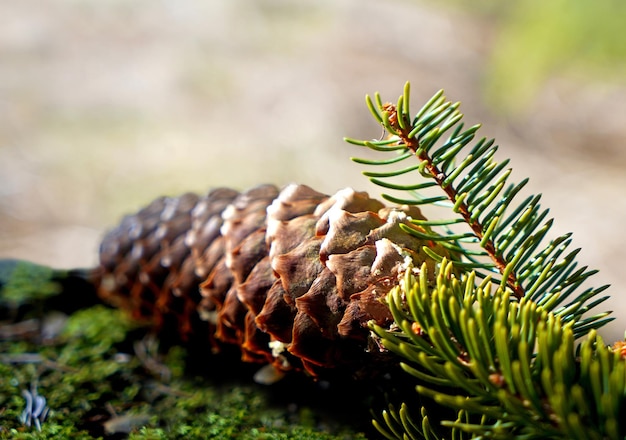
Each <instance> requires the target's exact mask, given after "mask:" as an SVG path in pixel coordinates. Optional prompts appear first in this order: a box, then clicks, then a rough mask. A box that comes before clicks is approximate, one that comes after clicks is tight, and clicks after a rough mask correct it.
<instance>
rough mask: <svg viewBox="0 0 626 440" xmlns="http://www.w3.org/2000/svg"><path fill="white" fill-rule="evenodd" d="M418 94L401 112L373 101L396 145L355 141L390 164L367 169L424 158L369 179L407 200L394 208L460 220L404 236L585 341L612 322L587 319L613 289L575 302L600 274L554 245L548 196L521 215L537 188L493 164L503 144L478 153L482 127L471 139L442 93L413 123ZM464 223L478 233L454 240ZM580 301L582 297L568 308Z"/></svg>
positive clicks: (402, 100) (561, 241)
mask: <svg viewBox="0 0 626 440" xmlns="http://www.w3.org/2000/svg"><path fill="white" fill-rule="evenodd" d="M409 95H410V86H409V84H408V83H407V84H406V85H405V87H404V92H403V94H402V95H401V96H400V97H399V99H398V101H397V104H389V103H387V104H383V102H382V100H381V98H380V95H379V94H378V93H376V94H375V95H374V98H373V99H372V98H370V97H369V96H368V97H367V98H366V103H367V106H368V108H369V109H370V111H371V112H372V115H373V116H374V118H375V119H376V120H377V121H378V122H379V123H380V124H381V125H382V126H383V128H384V130H386V132H387V133H389V136H388V138H387V139H384V140H372V141H359V140H354V139H346V141H347V142H349V143H352V144H355V145H360V146H364V147H366V148H368V149H371V150H374V151H376V152H378V153H381V154H387V155H388V157H387V158H384V159H379V160H371V159H360V158H353V160H354V161H355V162H357V163H360V164H364V165H368V166H376V167H398V165H401V164H402V162H405V161H407V160H409V161H410V160H414V159H417V163H413V164H410V165H409V166H404V167H399V168H397V169H395V170H391V171H383V172H379V171H375V172H373V171H366V172H364V174H365V175H366V176H367V177H369V178H370V180H371V181H372V182H373V183H375V184H377V185H380V186H382V187H384V188H386V189H392V190H394V191H399V192H401V193H402V194H403V195H402V196H397V195H394V194H387V193H384V194H383V195H382V196H383V197H384V198H385V199H387V200H389V201H391V202H393V203H397V204H410V205H418V206H419V205H428V204H430V205H443V206H447V207H448V208H449V209H450V210H451V211H452V214H453V216H452V217H450V218H444V219H433V220H413V223H415V224H417V225H419V226H420V228H410V227H408V226H406V225H403V226H402V228H403V229H404V230H405V231H407V232H408V233H410V234H412V235H415V236H417V237H418V238H420V239H424V240H430V241H433V242H437V243H438V244H440V245H441V246H442V247H443V248H445V249H446V250H447V251H448V253H449V255H450V256H451V257H452V262H453V264H454V265H455V267H456V268H457V269H458V270H460V271H470V270H474V271H475V272H476V275H477V276H478V277H479V278H482V279H486V278H488V277H491V278H492V279H493V280H494V282H498V283H499V284H500V285H501V286H502V287H503V288H506V290H507V291H508V292H509V294H510V295H511V296H512V297H514V298H515V299H516V300H517V301H520V300H521V299H522V298H525V297H528V298H530V299H531V300H532V301H534V302H536V303H537V304H540V305H542V306H543V307H544V308H546V310H549V311H554V312H555V313H556V314H557V315H559V316H561V317H562V318H563V319H564V322H570V321H571V322H574V334H575V336H576V338H578V337H581V336H583V335H584V334H586V332H587V331H589V330H590V329H592V328H598V327H600V326H601V325H603V324H604V323H606V322H607V321H608V320H609V319H608V318H606V316H607V315H608V313H600V314H598V315H595V316H592V317H590V318H585V319H583V318H582V314H583V313H584V311H587V310H588V309H590V308H591V307H595V306H596V305H598V304H600V303H601V302H603V301H605V300H606V299H607V297H602V298H599V299H597V298H595V297H596V296H597V295H598V294H599V293H601V292H602V291H604V290H605V289H606V288H607V286H602V287H599V288H589V289H586V290H584V291H583V292H582V293H578V294H577V293H576V292H577V290H578V289H579V288H580V287H581V285H582V284H583V283H584V282H585V281H586V280H587V279H588V278H589V277H590V276H591V275H593V274H594V273H595V271H593V270H587V267H582V268H577V263H576V261H575V257H576V255H577V253H578V251H579V250H578V249H576V250H574V251H568V249H567V248H568V246H569V245H570V243H571V239H570V235H569V234H566V235H563V236H560V237H557V238H555V239H552V240H550V241H548V242H547V244H546V243H545V242H546V241H547V240H548V238H547V237H548V236H549V231H550V229H551V227H552V223H553V221H552V220H551V219H548V220H546V216H547V214H548V210H547V209H543V210H542V209H541V207H540V205H539V200H540V198H541V196H540V195H536V196H529V197H527V198H526V199H524V200H523V201H522V202H521V203H519V204H518V205H517V206H515V203H517V196H519V194H520V193H521V191H522V189H523V188H524V187H525V185H526V183H527V182H528V179H524V180H522V181H521V182H519V183H517V184H514V183H508V179H509V176H510V174H511V168H507V165H508V163H509V161H508V160H504V161H502V162H496V161H495V160H494V155H495V153H496V150H497V145H495V144H494V140H493V139H491V140H487V139H486V138H482V139H480V140H479V141H478V142H475V143H474V145H470V144H471V143H472V141H473V140H474V137H475V135H476V132H477V131H478V129H479V128H480V125H474V126H472V127H470V128H468V129H466V130H464V124H463V123H462V122H461V120H462V118H463V115H462V114H461V113H460V112H459V110H458V109H459V105H460V104H459V103H454V104H453V103H451V102H448V101H447V100H446V98H445V96H444V95H443V91H439V92H437V93H436V94H435V95H434V96H433V97H432V98H431V99H430V100H429V101H428V102H427V103H426V104H425V105H424V106H423V107H422V109H421V110H420V111H419V112H418V113H417V115H416V116H414V117H412V116H411V115H410V109H409V101H410V96H409ZM448 133H449V134H448ZM444 135H446V136H447V137H444ZM411 174H413V175H415V176H418V177H419V180H418V181H417V182H414V183H410V184H404V183H399V182H397V181H394V179H395V178H397V177H405V176H408V175H411ZM437 189H439V191H441V192H440V193H438V194H437V193H434V191H436V190H437ZM459 223H465V224H466V225H467V226H468V227H469V230H470V231H471V232H461V233H459V232H455V231H453V229H452V227H453V226H455V225H457V224H459ZM423 250H424V252H425V253H426V254H428V255H429V256H430V257H432V258H433V259H435V260H437V261H442V259H443V257H444V256H443V255H437V254H436V253H435V252H433V250H432V249H428V248H424V249H423ZM498 277H499V279H500V281H498ZM571 295H577V296H574V298H573V299H570V300H569V302H566V301H567V300H568V298H569V297H570V296H571Z"/></svg>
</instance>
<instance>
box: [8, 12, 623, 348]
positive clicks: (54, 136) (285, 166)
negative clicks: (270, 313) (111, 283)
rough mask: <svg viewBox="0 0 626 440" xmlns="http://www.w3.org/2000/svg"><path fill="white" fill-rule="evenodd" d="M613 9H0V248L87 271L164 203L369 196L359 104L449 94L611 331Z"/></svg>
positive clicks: (373, 132) (619, 247) (616, 227)
mask: <svg viewBox="0 0 626 440" xmlns="http://www.w3.org/2000/svg"><path fill="white" fill-rule="evenodd" d="M624 17H626V4H625V3H624V2H620V1H617V0H612V1H611V0H607V1H605V2H594V1H592V0H580V1H578V2H568V1H565V0H552V1H550V2H544V1H541V0H520V1H518V2H500V1H498V0H476V1H473V2H462V1H460V0H458V1H454V0H448V1H434V0H433V1H426V0H424V1H418V0H413V1H408V0H406V1H402V0H387V1H382V0H339V1H337V0H336V1H331V0H315V1H314V0H300V1H297V2H294V1H288V0H255V1H252V0H212V1H199V0H176V1H174V0H161V1H155V0H135V1H128V0H126V1H125V0H109V1H103V0H54V1H47V2H44V1H37V0H20V1H19V2H0V258H2V257H16V258H26V259H30V260H34V261H37V262H40V263H44V264H50V265H54V266H57V267H74V266H89V265H92V264H94V263H95V262H96V259H97V247H98V243H99V240H100V238H101V236H102V234H103V232H104V231H105V229H106V228H107V227H110V226H111V225H114V224H115V223H116V222H117V221H118V219H119V218H120V217H121V216H122V215H123V214H125V213H128V212H132V211H134V210H136V209H137V208H138V207H140V206H142V205H144V204H146V203H147V202H149V201H150V200H151V199H153V198H154V197H157V196H159V195H162V194H170V195H173V194H178V193H180V192H184V191H197V192H203V191H205V190H206V189H207V188H210V187H214V186H223V185H226V186H233V187H236V188H241V189H243V188H246V187H249V186H251V185H254V184H257V183H261V182H273V183H277V184H285V183H288V182H291V181H297V182H301V183H306V184H308V185H310V186H313V187H315V188H316V189H319V190H322V191H325V192H334V191H335V190H337V189H339V188H342V187H345V186H352V187H355V188H357V189H366V190H369V191H370V192H372V193H374V194H377V193H378V192H379V190H378V189H376V188H373V187H371V186H370V185H369V184H368V182H367V181H366V180H365V179H364V178H363V177H361V175H360V171H361V169H360V167H359V166H357V165H355V164H353V163H351V162H350V161H349V159H348V158H349V157H350V156H353V155H359V154H360V153H361V152H360V151H359V150H358V149H357V147H352V146H350V145H347V144H345V143H344V142H343V141H342V138H343V137H344V136H350V137H357V138H377V137H379V136H380V129H379V127H378V126H376V124H375V123H374V121H373V119H371V117H370V115H369V113H368V111H367V109H366V107H365V105H364V99H363V97H364V95H365V94H366V93H373V92H375V91H380V92H381V94H382V96H383V99H386V100H391V101H395V100H396V99H397V96H398V95H399V94H400V93H401V90H402V86H403V84H404V82H405V81H407V80H409V81H411V83H412V91H413V101H412V102H413V106H414V107H415V109H417V106H418V105H419V103H421V102H423V101H425V100H426V99H428V98H429V97H430V96H431V95H432V94H433V93H434V92H435V91H437V90H438V89H441V88H443V89H445V90H446V94H447V96H448V97H449V98H450V99H452V100H460V101H462V103H463V104H462V111H463V112H464V113H465V115H466V120H467V122H468V123H470V124H473V123H477V122H481V123H483V129H482V135H483V136H487V137H496V139H497V140H498V143H499V144H500V145H501V146H502V148H501V150H500V156H499V157H500V159H504V158H506V157H511V158H512V159H513V161H512V165H513V167H514V169H515V173H514V178H515V179H516V180H520V179H521V178H523V177H526V176H530V177H531V183H530V186H529V187H530V189H531V190H532V191H533V192H541V193H543V194H544V202H543V204H544V206H546V207H550V208H551V214H552V216H554V217H555V218H556V220H557V222H556V228H555V231H556V232H559V233H564V232H569V231H572V232H574V244H575V245H576V247H582V248H583V251H582V253H581V254H580V261H581V262H582V263H583V264H588V265H590V266H591V267H595V268H598V269H600V274H599V275H597V276H596V277H595V283H596V284H604V283H611V284H613V288H612V289H611V290H610V291H609V292H611V293H612V295H613V299H612V300H611V303H610V305H609V306H608V307H609V308H610V309H613V310H615V311H617V316H618V318H619V322H618V323H617V324H613V325H611V326H609V327H608V329H607V330H605V331H604V333H605V335H606V336H607V338H610V339H617V338H621V337H622V336H623V331H624V328H626V324H625V322H624V319H626V300H625V299H624V295H625V293H624V291H625V290H626V280H624V279H622V278H621V275H623V274H624V269H623V265H624V261H625V260H626V246H625V245H624V244H623V243H624V238H625V237H626V233H625V231H624V225H623V218H624V217H625V215H626V196H625V195H624V191H623V188H624V186H625V184H626V173H625V170H626V39H625V38H624V37H623V30H622V29H623V19H624Z"/></svg>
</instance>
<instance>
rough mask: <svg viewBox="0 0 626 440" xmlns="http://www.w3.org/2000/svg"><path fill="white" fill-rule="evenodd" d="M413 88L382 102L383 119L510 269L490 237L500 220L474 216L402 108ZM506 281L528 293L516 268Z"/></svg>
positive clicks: (500, 267)
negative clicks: (486, 220) (396, 98)
mask: <svg viewBox="0 0 626 440" xmlns="http://www.w3.org/2000/svg"><path fill="white" fill-rule="evenodd" d="M409 90H410V89H409V84H408V83H407V84H406V85H405V91H404V95H403V96H402V97H401V98H400V102H399V103H398V106H396V105H394V104H391V103H385V104H383V105H382V111H383V123H385V122H387V123H388V127H387V128H388V129H389V130H390V131H391V132H393V133H394V134H395V135H396V136H397V137H398V138H399V140H398V141H397V142H398V146H403V147H404V148H408V149H409V150H410V151H411V152H412V153H413V154H414V155H415V156H416V157H417V158H418V159H419V161H420V163H421V164H422V169H423V170H426V173H427V174H428V175H430V176H431V177H432V179H433V180H434V181H435V183H436V184H437V185H438V186H439V187H441V189H442V190H443V191H444V193H445V194H446V196H447V198H448V200H450V202H452V203H453V204H454V210H455V211H456V212H457V213H459V214H460V215H461V216H462V217H463V220H465V223H467V225H468V226H469V227H470V229H471V230H472V232H473V233H474V236H475V237H476V238H477V239H478V240H480V246H481V247H482V248H483V249H484V250H485V251H486V252H487V254H488V255H489V257H490V258H491V259H492V260H493V262H494V264H495V267H496V268H497V269H498V270H499V271H500V273H502V274H504V273H505V271H506V270H507V262H506V261H505V260H504V258H503V256H502V255H500V254H498V253H497V252H496V246H495V244H494V242H493V240H492V239H491V237H490V235H491V233H492V232H493V227H495V225H496V223H497V218H496V221H493V222H492V225H489V226H490V227H485V226H484V225H482V224H481V223H480V222H479V221H478V219H477V218H475V217H473V216H472V215H471V213H470V210H469V207H468V205H467V203H466V202H465V197H460V196H459V194H458V192H457V191H456V189H455V188H454V187H453V186H452V185H449V184H448V182H449V178H450V176H449V175H448V174H446V173H445V171H444V170H441V169H439V167H438V166H437V165H436V164H435V163H434V162H433V159H432V157H431V156H430V155H429V154H428V151H427V150H426V149H425V148H423V147H422V142H423V141H422V139H420V138H419V136H417V137H416V135H415V134H414V133H413V132H414V130H415V127H413V126H412V124H411V121H410V115H409V109H408V105H403V106H402V107H403V108H402V109H399V107H400V106H401V104H404V103H405V102H408V95H409ZM435 96H437V95H435ZM458 106H459V103H456V104H452V105H451V106H450V108H451V109H455V110H456V108H458ZM404 110H406V111H404ZM461 116H462V115H461V114H458V115H457V116H455V118H452V119H451V122H452V121H453V123H454V122H456V120H460V118H461ZM385 125H387V124H385ZM479 127H480V125H477V126H476V128H479ZM508 172H510V169H509V170H507V173H508ZM500 187H501V186H500ZM498 192H499V191H494V192H493V193H492V197H495V196H496V195H497V194H498ZM506 282H507V284H508V286H509V288H510V289H511V290H512V292H513V295H514V296H515V297H516V298H517V299H518V300H519V299H522V298H523V297H524V295H525V292H524V288H523V287H522V286H521V285H520V284H519V282H518V281H517V276H516V274H515V271H509V272H508V276H507V277H506Z"/></svg>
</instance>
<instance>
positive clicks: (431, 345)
mask: <svg viewBox="0 0 626 440" xmlns="http://www.w3.org/2000/svg"><path fill="white" fill-rule="evenodd" d="M431 278H432V277H431ZM428 279H430V278H429V277H428V268H427V267H426V265H423V266H422V267H421V268H420V269H419V270H409V271H407V273H406V276H405V278H404V280H403V283H402V284H401V285H400V286H397V287H396V288H394V289H393V290H392V291H391V292H390V294H389V295H388V296H387V302H388V305H389V308H390V310H391V312H392V314H393V317H394V321H395V324H396V325H397V328H392V329H385V328H382V327H380V326H378V325H375V324H371V329H372V330H373V331H374V332H375V333H376V334H377V335H378V336H379V337H380V338H381V341H382V343H383V345H384V346H385V347H386V348H388V349H389V350H391V351H392V352H394V353H396V354H398V355H399V356H400V357H401V358H403V359H404V362H403V363H402V365H401V366H402V368H403V370H404V371H406V372H407V373H408V374H410V375H411V376H413V377H414V378H415V379H416V380H415V385H414V386H415V389H416V391H417V393H418V394H420V395H422V396H426V397H429V398H431V399H433V400H434V401H435V402H436V403H439V404H441V405H443V406H446V407H450V408H455V409H457V410H459V419H457V420H446V419H441V418H440V417H439V418H438V420H433V417H432V415H431V417H430V422H429V423H431V424H432V423H434V422H435V421H436V422H438V423H440V424H441V425H442V426H445V427H448V428H451V429H454V430H456V431H457V432H459V431H461V432H464V433H466V434H468V435H472V436H485V437H489V438H502V439H509V438H513V437H517V438H555V439H557V438H581V439H589V438H615V439H617V438H623V436H624V434H626V432H625V427H624V426H623V423H622V424H621V425H620V420H622V419H623V417H622V416H623V414H622V413H623V408H624V407H625V405H626V359H625V356H624V353H623V345H622V344H617V345H615V346H614V347H607V346H606V345H605V344H604V343H603V341H602V339H601V338H600V337H599V336H598V335H597V333H596V331H595V330H592V331H590V332H589V334H588V336H587V338H586V340H585V341H583V342H582V343H581V344H580V346H579V347H578V349H577V350H575V349H574V340H575V337H574V331H573V327H574V324H573V323H572V322H569V323H564V322H563V321H562V319H561V318H559V317H558V316H557V315H555V314H554V313H552V312H548V311H547V310H545V309H544V308H543V307H541V306H538V305H537V304H536V303H534V302H533V301H532V300H530V299H529V298H523V299H522V300H521V301H519V302H518V301H512V300H511V296H510V294H509V293H508V292H507V291H506V290H505V289H502V288H500V287H498V288H497V289H496V290H495V292H494V291H493V289H492V285H491V282H490V281H489V280H487V281H486V282H482V283H481V284H479V285H476V284H475V274H474V273H469V274H464V275H461V276H460V277H458V276H457V275H455V273H454V271H453V265H452V264H451V263H450V262H448V261H446V260H444V261H442V264H441V267H440V269H439V270H438V272H437V277H436V285H435V286H433V287H429V284H428ZM410 412H411V409H410V405H409V404H408V403H406V404H405V407H403V409H402V410H401V413H396V411H395V408H394V407H393V406H390V408H389V414H387V415H386V417H385V418H384V421H385V422H386V426H384V425H382V424H381V423H380V422H377V424H375V426H377V427H378V429H379V430H381V432H383V434H384V435H386V436H387V437H388V438H428V436H427V435H424V432H423V431H420V434H419V435H409V436H408V437H403V435H404V434H403V435H397V432H401V430H400V426H405V427H406V428H407V429H409V428H411V427H412V426H419V425H417V422H415V421H414V420H410V419H408V418H407V416H406V414H409V413H410ZM423 412H424V409H422V413H423ZM431 413H432V412H431ZM403 414H404V415H403ZM462 415H464V417H461V416H462ZM403 417H404V419H403ZM411 429H412V428H411ZM399 430H400V431H399ZM390 433H394V434H390ZM393 435H395V437H394V436H393Z"/></svg>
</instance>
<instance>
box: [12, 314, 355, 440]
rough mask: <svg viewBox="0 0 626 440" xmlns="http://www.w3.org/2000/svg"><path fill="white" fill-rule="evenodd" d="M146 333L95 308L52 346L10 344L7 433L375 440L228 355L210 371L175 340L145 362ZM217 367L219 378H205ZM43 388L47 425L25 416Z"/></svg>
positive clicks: (78, 316) (144, 438)
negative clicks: (260, 379) (282, 392)
mask: <svg viewBox="0 0 626 440" xmlns="http://www.w3.org/2000/svg"><path fill="white" fill-rule="evenodd" d="M138 331H139V330H138V329H137V328H136V327H135V325H134V324H133V323H132V322H130V321H129V320H128V319H127V318H126V317H125V316H124V314H123V313H122V312H120V311H118V310H113V309H108V308H105V307H102V306H95V307H92V308H89V309H86V310H83V311H79V312H76V313H74V314H73V315H72V316H71V317H70V318H69V319H68V321H67V323H66V325H65V328H64V330H63V331H62V332H61V333H60V335H58V336H57V337H56V338H54V339H53V340H52V341H49V342H48V343H46V344H41V343H37V342H34V341H27V340H20V341H0V353H5V354H4V355H1V358H0V360H1V362H0V439H9V438H11V439H29V440H30V439H55V438H59V439H61V438H63V439H65V438H77V439H93V438H130V439H136V440H138V439H141V440H148V439H178V438H180V439H183V438H185V439H189V438H203V439H210V438H215V439H218V438H219V439H229V438H233V439H234V438H238V439H239V438H240V439H324V440H326V439H341V438H356V439H358V438H365V436H364V434H362V433H359V432H355V430H354V426H350V425H346V424H344V423H342V422H341V421H337V420H334V418H332V417H328V415H327V414H326V415H324V414H322V413H319V412H318V411H317V409H311V408H309V407H308V406H307V405H306V404H302V403H298V404H290V403H288V402H289V401H280V400H278V401H277V399H276V398H275V396H274V395H273V394H272V392H271V391H272V389H270V388H264V387H261V386H258V385H256V384H253V383H251V382H249V381H248V380H246V377H243V378H241V377H240V378H237V377H235V376H236V375H237V374H238V370H237V368H239V367H237V368H233V366H232V365H230V364H229V363H228V362H229V361H226V360H225V359H222V358H219V357H218V358H216V359H215V360H214V362H213V365H212V366H211V367H207V368H205V367H204V366H203V365H199V361H198V360H197V359H195V360H193V356H192V357H190V356H189V353H187V351H186V350H185V349H183V348H181V347H178V346H175V347H172V348H171V349H170V350H169V351H168V352H167V354H166V355H164V356H163V357H162V358H161V359H159V358H156V359H151V362H145V360H144V362H142V361H141V360H140V359H139V358H138V357H137V356H136V355H134V354H131V353H133V348H132V347H133V343H136V342H137V332H138ZM147 354H148V356H150V355H151V354H154V353H152V352H151V351H150V350H148V351H147ZM142 359H143V357H142ZM190 359H191V361H190ZM152 361H153V362H152ZM161 361H162V366H161V367H160V368H158V369H155V368H154V366H152V363H154V362H157V365H160V364H159V362H161ZM190 362H192V363H193V364H194V365H195V366H196V368H189V367H190V365H189V363H190ZM216 364H217V365H216ZM233 365H234V364H233ZM215 368H218V370H219V369H220V368H221V370H220V371H221V372H220V371H218V372H217V374H218V376H219V377H213V378H211V377H203V376H200V375H199V373H203V372H209V374H215V371H214V370H215ZM241 368H242V370H241V371H245V372H246V373H245V374H244V376H248V377H249V376H251V375H248V374H247V372H249V369H248V370H246V368H248V367H241ZM163 372H167V373H168V374H167V375H164V374H162V373H163ZM167 376H169V381H167V380H164V377H167ZM34 386H36V390H37V392H38V393H39V394H40V395H42V396H45V398H46V399H47V404H48V406H49V407H50V413H49V416H48V418H47V420H45V421H44V422H43V423H42V426H41V431H37V430H36V429H35V428H34V427H27V426H25V425H24V424H23V423H22V422H21V421H20V414H21V413H22V411H23V409H24V407H25V399H24V397H23V396H22V391H23V390H29V389H34ZM291 392H292V393H293V392H294V390H293V389H292V390H291ZM303 392H305V393H306V391H303Z"/></svg>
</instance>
